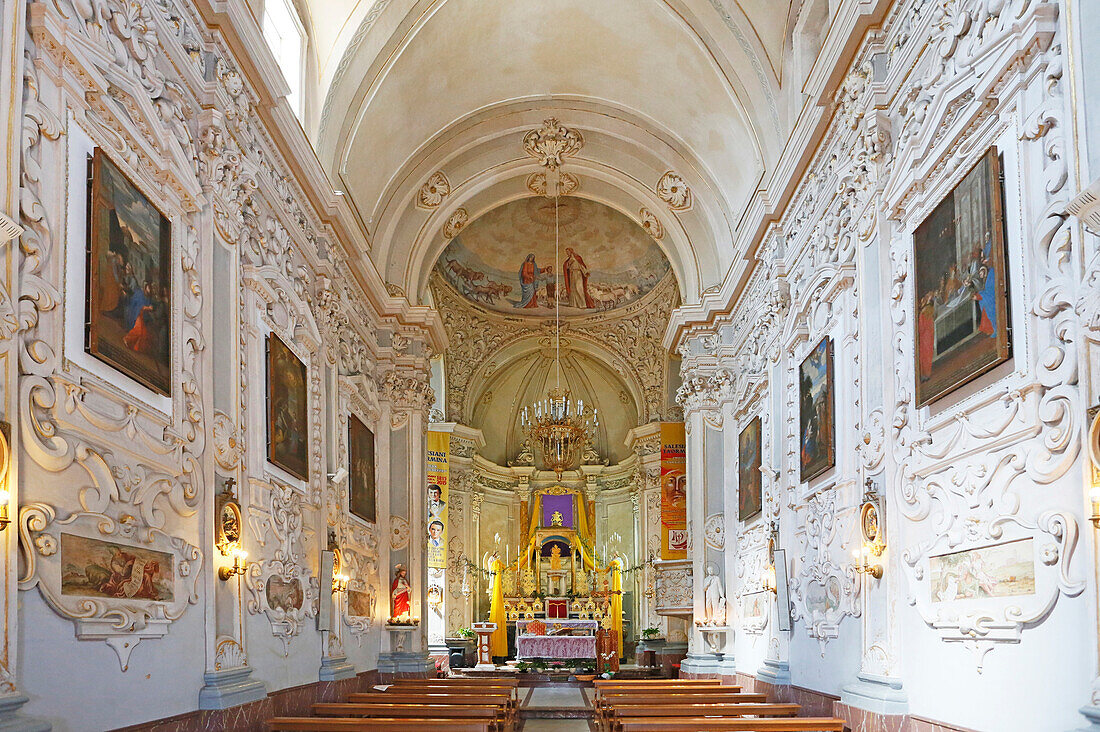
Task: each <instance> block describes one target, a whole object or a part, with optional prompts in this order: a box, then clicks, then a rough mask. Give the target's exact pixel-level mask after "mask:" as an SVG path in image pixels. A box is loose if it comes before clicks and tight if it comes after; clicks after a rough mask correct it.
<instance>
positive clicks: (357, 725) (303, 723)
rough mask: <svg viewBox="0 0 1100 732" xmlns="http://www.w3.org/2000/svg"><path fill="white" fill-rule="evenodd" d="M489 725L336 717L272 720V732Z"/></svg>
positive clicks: (483, 729)
mask: <svg viewBox="0 0 1100 732" xmlns="http://www.w3.org/2000/svg"><path fill="white" fill-rule="evenodd" d="M491 724H492V723H491V722H488V721H481V720H465V719H463V720H456V719H430V718H427V717H425V718H422V719H411V718H406V719H394V718H389V719H383V718H374V719H340V718H336V717H275V718H274V719H269V720H268V721H267V727H268V729H269V730H273V731H274V732H352V731H353V730H354V732H360V731H362V732H409V730H416V732H490V730H489V728H490V726H491Z"/></svg>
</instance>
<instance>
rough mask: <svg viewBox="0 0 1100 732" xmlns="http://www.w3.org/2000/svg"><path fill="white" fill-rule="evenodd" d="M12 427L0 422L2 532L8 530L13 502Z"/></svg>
mask: <svg viewBox="0 0 1100 732" xmlns="http://www.w3.org/2000/svg"><path fill="white" fill-rule="evenodd" d="M10 429H11V425H9V424H8V423H7V422H0V531H3V530H4V529H6V528H8V524H10V523H11V517H10V516H8V504H9V503H10V502H11V493H9V492H8V489H7V486H8V457H9V456H10V455H11V452H10V450H9V448H8V430H10Z"/></svg>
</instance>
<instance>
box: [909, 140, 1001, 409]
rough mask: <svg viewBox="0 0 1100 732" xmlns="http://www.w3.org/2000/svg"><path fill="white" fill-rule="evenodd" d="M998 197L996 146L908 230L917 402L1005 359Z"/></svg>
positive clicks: (931, 398)
mask: <svg viewBox="0 0 1100 732" xmlns="http://www.w3.org/2000/svg"><path fill="white" fill-rule="evenodd" d="M1003 197H1004V191H1003V190H1002V185H1001V163H1000V158H999V157H998V154H997V148H995V147H993V148H990V149H989V150H988V151H987V152H986V154H985V155H983V156H982V159H981V160H979V161H978V163H977V164H976V165H975V166H974V167H973V168H972V169H971V170H970V172H969V173H967V174H966V176H965V177H964V178H963V179H962V181H960V182H959V184H958V185H957V186H956V187H955V188H954V189H953V190H952V191H951V193H949V194H948V196H947V198H945V199H944V200H943V201H941V202H940V204H939V205H938V206H936V208H935V209H933V210H932V213H931V214H929V215H928V217H927V218H926V219H925V220H924V221H923V222H922V223H921V225H920V226H918V227H917V230H916V231H915V232H913V270H914V275H915V276H916V285H915V287H914V288H913V294H914V298H915V300H916V302H915V308H916V313H917V318H916V322H917V328H916V348H915V349H914V351H915V353H916V373H917V384H916V388H917V406H918V407H923V406H924V405H926V404H928V403H930V402H933V401H935V400H936V399H938V398H939V397H941V396H943V395H945V394H948V393H949V392H951V391H953V390H955V389H957V388H958V387H960V386H962V385H963V384H965V383H967V382H969V381H971V380H973V379H975V378H976V377H978V376H980V375H981V374H984V373H986V372H987V371H989V370H990V369H992V368H994V367H996V366H997V364H1000V363H1004V362H1005V361H1007V360H1008V358H1009V355H1010V352H1011V344H1010V343H1009V338H1008V306H1009V303H1008V296H1007V294H1006V292H1007V287H1006V277H1005V224H1004V212H1003V211H1002V201H1003Z"/></svg>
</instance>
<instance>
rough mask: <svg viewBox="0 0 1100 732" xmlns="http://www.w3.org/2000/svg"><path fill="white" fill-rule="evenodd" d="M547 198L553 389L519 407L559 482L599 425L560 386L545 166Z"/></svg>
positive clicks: (556, 191)
mask: <svg viewBox="0 0 1100 732" xmlns="http://www.w3.org/2000/svg"><path fill="white" fill-rule="evenodd" d="M545 195H546V196H547V198H553V199H554V386H553V388H551V389H550V390H549V391H548V392H547V395H546V398H544V399H541V400H539V401H537V402H535V403H534V404H530V405H528V406H526V407H524V408H523V413H522V415H521V418H520V423H521V425H522V427H523V434H524V436H525V437H526V438H527V439H529V440H530V441H531V444H532V445H535V446H537V447H538V451H539V453H540V454H541V456H542V462H543V465H544V466H545V467H546V468H547V469H549V470H553V471H554V473H555V474H556V475H557V476H558V480H561V476H562V473H563V472H565V471H566V470H571V469H573V468H575V467H576V466H577V465H578V464H579V463H580V461H581V458H582V456H583V455H584V453H585V448H586V447H587V446H588V444H589V443H594V442H595V437H596V430H597V429H598V428H599V426H600V422H599V414H598V410H597V409H596V408H595V407H591V406H589V407H586V406H585V405H584V400H583V399H578V400H576V401H574V400H573V398H572V395H571V394H570V392H569V389H563V388H562V386H561V300H560V297H559V296H560V288H559V287H558V285H559V282H558V272H559V270H560V266H561V265H560V261H559V258H560V256H559V236H560V228H559V225H558V221H559V217H558V204H559V199H560V196H561V171H560V170H559V169H558V167H557V166H556V165H548V166H547V171H546V194H545Z"/></svg>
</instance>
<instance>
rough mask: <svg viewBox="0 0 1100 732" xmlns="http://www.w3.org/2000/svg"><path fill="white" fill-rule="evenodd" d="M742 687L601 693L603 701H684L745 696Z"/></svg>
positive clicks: (614, 690) (613, 690) (632, 690)
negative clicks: (671, 699) (678, 698)
mask: <svg viewBox="0 0 1100 732" xmlns="http://www.w3.org/2000/svg"><path fill="white" fill-rule="evenodd" d="M743 693H745V692H743V691H741V687H740V686H719V687H712V688H710V689H629V690H624V689H612V690H611V691H602V692H600V698H602V699H608V700H611V699H626V698H629V697H642V696H646V697H649V696H662V697H670V698H676V697H680V698H683V699H693V698H703V699H713V698H715V697H727V696H734V695H737V694H743Z"/></svg>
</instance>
